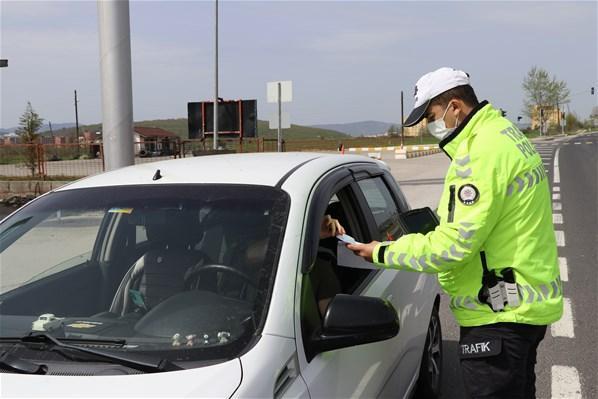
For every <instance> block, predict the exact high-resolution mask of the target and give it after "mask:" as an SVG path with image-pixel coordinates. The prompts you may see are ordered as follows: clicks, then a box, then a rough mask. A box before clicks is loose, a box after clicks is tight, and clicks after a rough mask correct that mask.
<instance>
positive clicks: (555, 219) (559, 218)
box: [552, 213, 563, 224]
mask: <svg viewBox="0 0 598 399" xmlns="http://www.w3.org/2000/svg"><path fill="white" fill-rule="evenodd" d="M552 224H563V215H562V214H560V213H553V214H552Z"/></svg>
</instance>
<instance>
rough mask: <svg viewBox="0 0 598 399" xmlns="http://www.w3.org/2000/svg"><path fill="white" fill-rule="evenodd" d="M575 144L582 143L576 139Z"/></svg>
mask: <svg viewBox="0 0 598 399" xmlns="http://www.w3.org/2000/svg"><path fill="white" fill-rule="evenodd" d="M573 144H581V143H580V142H579V141H576V142H575V143H573Z"/></svg>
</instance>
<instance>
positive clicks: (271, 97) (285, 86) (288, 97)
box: [267, 80, 293, 152]
mask: <svg viewBox="0 0 598 399" xmlns="http://www.w3.org/2000/svg"><path fill="white" fill-rule="evenodd" d="M267 97H268V102H269V103H277V104H278V116H277V117H276V118H271V119H270V129H274V128H276V129H277V130H278V134H277V136H278V137H277V144H278V145H277V149H278V152H282V129H283V128H285V129H286V128H289V127H291V124H290V118H288V116H287V115H284V116H285V117H286V118H284V119H285V120H283V114H282V103H283V102H291V101H293V82H291V81H290V80H287V81H276V82H268V84H267Z"/></svg>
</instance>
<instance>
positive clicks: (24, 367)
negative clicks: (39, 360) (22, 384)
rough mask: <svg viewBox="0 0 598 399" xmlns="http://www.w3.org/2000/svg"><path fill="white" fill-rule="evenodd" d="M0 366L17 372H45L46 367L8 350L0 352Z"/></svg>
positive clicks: (46, 370)
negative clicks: (12, 353)
mask: <svg viewBox="0 0 598 399" xmlns="http://www.w3.org/2000/svg"><path fill="white" fill-rule="evenodd" d="M0 367H2V368H4V369H7V370H10V371H13V372H15V373H19V374H46V373H47V372H48V367H47V366H46V365H44V364H36V363H33V362H30V361H29V360H25V359H21V358H19V357H16V356H14V355H11V354H10V353H8V352H2V354H0Z"/></svg>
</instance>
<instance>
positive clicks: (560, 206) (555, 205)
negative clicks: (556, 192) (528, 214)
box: [552, 202, 563, 211]
mask: <svg viewBox="0 0 598 399" xmlns="http://www.w3.org/2000/svg"><path fill="white" fill-rule="evenodd" d="M561 209H563V204H561V203H560V202H553V203H552V210H553V211H560V210H561Z"/></svg>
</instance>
